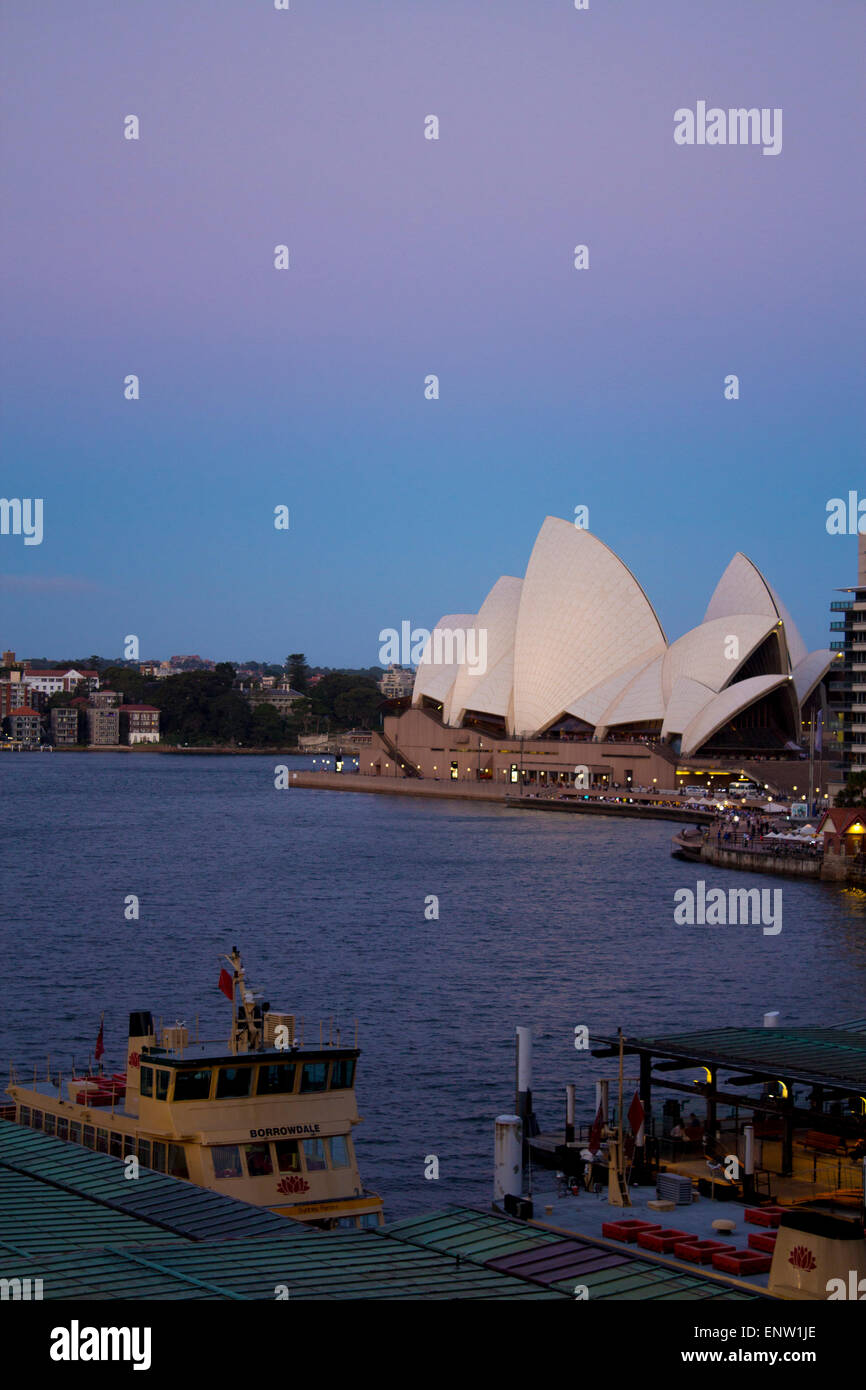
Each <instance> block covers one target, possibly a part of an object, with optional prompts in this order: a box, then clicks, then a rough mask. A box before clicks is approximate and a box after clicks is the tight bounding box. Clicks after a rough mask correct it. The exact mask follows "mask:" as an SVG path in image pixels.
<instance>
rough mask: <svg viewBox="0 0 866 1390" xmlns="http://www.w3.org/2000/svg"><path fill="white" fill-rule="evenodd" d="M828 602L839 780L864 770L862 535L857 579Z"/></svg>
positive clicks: (865, 540)
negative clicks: (833, 652)
mask: <svg viewBox="0 0 866 1390" xmlns="http://www.w3.org/2000/svg"><path fill="white" fill-rule="evenodd" d="M837 592H838V593H840V594H844V595H845V597H844V598H841V599H834V600H833V602H832V603H831V604H830V629H831V632H832V636H833V640H832V641H831V643H830V646H831V647H832V649H833V651H835V652H836V653H837V659H836V661H834V662H833V665H832V666H831V667H830V670H829V672H828V673H827V691H828V699H829V704H830V716H831V736H832V740H833V742H832V747H833V748H834V749H835V751H836V754H837V757H838V761H839V767H838V770H837V774H838V778H839V781H840V782H842V783H844V782H845V780H846V779H847V777H848V775H849V773H852V772H866V535H861V536H858V537H857V583H856V585H855V586H853V587H852V588H849V589H839V590H837Z"/></svg>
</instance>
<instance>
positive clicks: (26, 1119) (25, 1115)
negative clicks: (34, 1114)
mask: <svg viewBox="0 0 866 1390" xmlns="http://www.w3.org/2000/svg"><path fill="white" fill-rule="evenodd" d="M18 1123H19V1125H29V1124H30V1106H29V1105H19V1107H18Z"/></svg>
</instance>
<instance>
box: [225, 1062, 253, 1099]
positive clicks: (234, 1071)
mask: <svg viewBox="0 0 866 1390" xmlns="http://www.w3.org/2000/svg"><path fill="white" fill-rule="evenodd" d="M252 1077H253V1069H252V1067H220V1069H219V1071H218V1072H217V1088H216V1094H217V1100H225V1099H227V1098H228V1097H229V1096H248V1095H249V1093H250V1082H251V1081H252Z"/></svg>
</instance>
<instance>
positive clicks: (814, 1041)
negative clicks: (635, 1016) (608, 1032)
mask: <svg viewBox="0 0 866 1390" xmlns="http://www.w3.org/2000/svg"><path fill="white" fill-rule="evenodd" d="M858 1030H862V1031H858ZM593 1041H594V1042H596V1043H599V1042H604V1043H608V1044H609V1045H610V1046H611V1047H612V1048H616V1046H617V1039H616V1038H612V1037H601V1036H594V1037H593ZM623 1043H624V1046H625V1050H626V1051H627V1052H636V1051H640V1050H643V1051H645V1052H652V1053H654V1054H655V1055H656V1056H658V1057H665V1058H669V1059H671V1060H674V1059H675V1058H677V1057H682V1059H683V1066H684V1067H686V1066H688V1065H689V1064H690V1063H691V1062H699V1063H707V1064H709V1065H714V1066H717V1067H718V1066H721V1067H725V1068H728V1067H730V1068H734V1069H737V1070H743V1071H752V1072H755V1073H756V1074H757V1075H759V1076H762V1077H771V1078H772V1077H783V1078H786V1079H788V1080H790V1081H800V1082H805V1083H807V1084H810V1085H813V1086H814V1085H822V1086H831V1087H834V1088H836V1089H838V1090H840V1091H851V1092H853V1091H862V1090H863V1089H864V1088H866V1027H864V1025H863V1024H862V1023H852V1024H849V1025H843V1026H842V1027H839V1028H715V1029H704V1030H702V1031H699V1032H695V1033H668V1034H665V1036H664V1037H654V1038H644V1037H628V1038H624V1039H623Z"/></svg>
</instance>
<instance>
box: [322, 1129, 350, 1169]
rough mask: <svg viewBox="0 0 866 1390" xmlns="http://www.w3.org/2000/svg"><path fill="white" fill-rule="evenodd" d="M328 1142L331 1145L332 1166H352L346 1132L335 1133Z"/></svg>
mask: <svg viewBox="0 0 866 1390" xmlns="http://www.w3.org/2000/svg"><path fill="white" fill-rule="evenodd" d="M328 1142H329V1144H330V1146H331V1167H332V1168H351V1166H352V1160H351V1158H350V1157H349V1143H348V1139H347V1136H346V1135H345V1134H335V1135H333V1136H332V1138H331V1139H329V1141H328Z"/></svg>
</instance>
